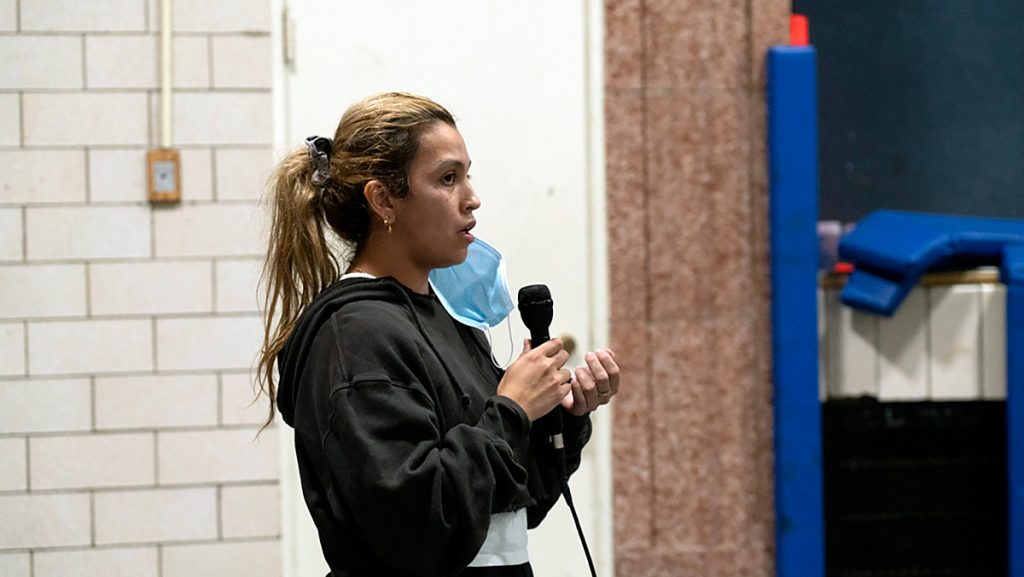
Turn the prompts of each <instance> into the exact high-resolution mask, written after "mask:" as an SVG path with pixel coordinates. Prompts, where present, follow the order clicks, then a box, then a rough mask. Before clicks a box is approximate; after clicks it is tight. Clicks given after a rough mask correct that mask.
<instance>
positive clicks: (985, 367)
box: [981, 285, 1006, 399]
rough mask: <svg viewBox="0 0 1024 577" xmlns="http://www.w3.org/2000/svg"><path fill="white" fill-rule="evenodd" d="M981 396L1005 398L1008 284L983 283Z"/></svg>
mask: <svg viewBox="0 0 1024 577" xmlns="http://www.w3.org/2000/svg"><path fill="white" fill-rule="evenodd" d="M981 311H982V314H981V396H982V397H983V398H985V399H1005V398H1006V286H1005V285H982V286H981Z"/></svg>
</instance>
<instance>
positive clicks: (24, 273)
mask: <svg viewBox="0 0 1024 577" xmlns="http://www.w3.org/2000/svg"><path fill="white" fill-rule="evenodd" d="M0 303H3V307H2V308H0V318H7V319H13V318H31V317H67V316H85V312H86V307H85V265H80V264H29V265H11V266H0Z"/></svg>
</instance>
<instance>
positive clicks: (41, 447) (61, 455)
mask: <svg viewBox="0 0 1024 577" xmlns="http://www.w3.org/2000/svg"><path fill="white" fill-rule="evenodd" d="M155 446H156V444H155V443H154V442H153V433H131V434H127V433H125V434H92V435H71V436H64V437H38V438H33V439H30V440H29V451H31V454H32V463H31V466H30V475H31V479H32V489H33V490H35V489H83V488H100V487H131V486H138V485H144V486H152V485H153V484H154V483H155V481H156V478H155V471H156V468H155V467H154V458H155Z"/></svg>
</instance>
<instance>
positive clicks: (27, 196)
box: [0, 150, 85, 204]
mask: <svg viewBox="0 0 1024 577" xmlns="http://www.w3.org/2000/svg"><path fill="white" fill-rule="evenodd" d="M84 200H85V152H83V151H81V150H0V203H18V204H37V203H48V202H82V201H84Z"/></svg>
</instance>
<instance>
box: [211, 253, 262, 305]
mask: <svg viewBox="0 0 1024 577" xmlns="http://www.w3.org/2000/svg"><path fill="white" fill-rule="evenodd" d="M262 267H263V261H262V260H260V259H245V260H221V261H217V303H216V304H217V310H218V311H220V312H229V311H230V312H255V311H257V310H259V308H260V297H259V295H258V293H257V290H258V284H259V278H260V270H261V269H262Z"/></svg>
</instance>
